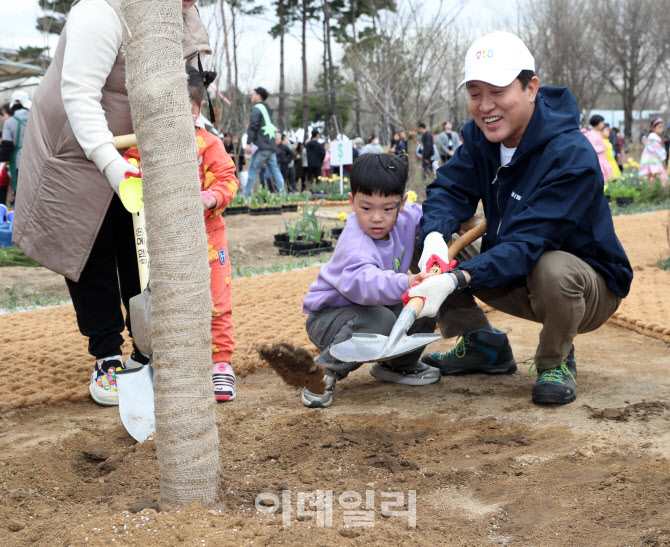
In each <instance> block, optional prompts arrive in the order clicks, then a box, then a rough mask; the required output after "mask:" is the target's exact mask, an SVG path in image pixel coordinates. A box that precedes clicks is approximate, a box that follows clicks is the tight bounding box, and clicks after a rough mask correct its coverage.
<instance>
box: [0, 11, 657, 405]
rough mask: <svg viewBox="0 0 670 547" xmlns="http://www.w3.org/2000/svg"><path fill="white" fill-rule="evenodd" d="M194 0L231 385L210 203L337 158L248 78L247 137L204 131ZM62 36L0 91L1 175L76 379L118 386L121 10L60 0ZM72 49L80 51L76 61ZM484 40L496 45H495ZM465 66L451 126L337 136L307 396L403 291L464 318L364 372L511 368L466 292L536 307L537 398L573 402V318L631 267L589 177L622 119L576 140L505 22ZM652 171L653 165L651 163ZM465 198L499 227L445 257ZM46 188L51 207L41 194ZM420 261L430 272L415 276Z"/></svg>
mask: <svg viewBox="0 0 670 547" xmlns="http://www.w3.org/2000/svg"><path fill="white" fill-rule="evenodd" d="M195 2H196V0H188V1H184V2H182V14H183V18H184V28H185V31H184V42H183V49H184V59H185V70H186V73H187V76H188V91H189V97H190V100H191V109H192V115H193V130H194V134H195V135H196V137H197V143H198V152H197V160H198V168H199V174H200V180H201V197H202V204H203V211H204V216H205V226H206V230H207V237H208V245H209V247H210V253H209V256H210V273H211V291H212V302H213V306H212V322H211V334H212V340H213V344H212V369H211V374H212V382H213V389H214V396H215V397H216V399H217V400H219V401H231V400H233V399H235V397H236V380H235V373H234V371H233V366H232V357H233V353H234V340H233V324H232V299H231V296H230V283H231V281H230V278H231V275H230V257H229V255H228V249H227V241H226V232H225V222H223V219H222V218H221V213H222V211H223V210H224V209H225V207H226V206H227V205H228V204H229V203H230V202H231V201H232V200H233V199H234V197H235V195H236V193H238V192H239V191H240V190H242V189H243V190H242V191H243V194H244V195H245V196H250V195H251V194H252V192H253V189H254V187H255V185H256V179H257V178H258V179H259V181H260V184H262V185H264V186H265V187H266V188H268V189H270V190H272V191H276V192H280V193H281V192H286V191H297V190H298V189H300V190H303V191H305V190H310V188H311V187H312V186H313V184H315V181H317V180H318V179H319V177H325V178H326V179H329V178H330V177H331V175H332V162H331V157H330V151H329V143H328V142H325V143H324V142H322V140H323V139H322V138H321V135H320V133H319V130H318V129H313V130H312V131H311V134H310V138H309V139H308V140H306V142H291V140H290V137H289V135H284V134H282V133H281V132H280V131H279V130H278V129H277V127H276V126H275V125H274V122H273V112H272V109H271V108H270V106H269V105H268V103H267V99H268V95H269V94H268V92H267V90H266V89H265V88H263V87H257V88H256V89H254V91H253V94H252V97H251V102H252V108H251V112H250V117H249V125H248V131H247V142H246V147H245V148H244V150H240V149H239V141H240V139H235V138H234V137H233V135H231V134H230V133H225V134H224V135H223V137H222V138H219V137H216V136H214V135H212V134H211V133H208V132H207V131H205V129H204V128H203V126H202V124H201V122H200V119H201V111H202V107H203V105H204V102H205V98H206V97H207V91H206V90H207V86H208V84H209V83H210V82H211V81H212V79H213V74H212V73H211V72H204V71H203V70H202V68H201V67H200V68H196V66H198V65H200V62H199V57H200V55H201V54H202V55H206V54H208V53H211V48H210V47H209V40H208V36H207V32H206V30H205V27H204V25H203V24H202V22H201V20H200V17H199V14H198V12H197V10H195V9H194V8H193V5H194V4H195ZM102 38H104V39H102ZM61 41H62V43H61V44H60V45H59V47H58V49H57V51H56V57H55V58H54V62H53V63H52V64H51V66H50V68H49V70H48V71H47V73H46V75H45V76H44V78H43V80H42V82H41V84H40V86H39V89H38V91H37V93H36V95H35V98H34V102H31V101H30V100H29V99H28V98H27V96H24V95H16V96H13V97H12V101H11V103H10V104H9V105H5V106H4V107H3V108H2V113H3V118H4V119H5V124H4V128H3V139H2V149H1V153H2V156H1V157H0V161H8V162H9V165H10V169H9V171H10V172H9V178H10V180H11V181H12V185H13V189H14V191H15V192H16V186H17V185H16V181H17V180H19V181H20V184H19V185H18V186H19V188H18V200H17V201H16V216H15V232H14V242H15V243H16V244H17V245H18V246H19V247H20V248H21V249H22V250H23V251H24V252H25V253H26V255H28V256H29V257H30V258H33V259H34V260H36V261H38V262H40V263H41V264H43V265H44V266H46V267H47V268H49V269H51V270H53V271H55V272H58V273H60V274H62V275H63V276H64V277H65V278H66V282H67V286H68V289H69V291H70V295H71V297H72V302H73V305H74V308H75V312H76V316H77V322H78V325H79V329H80V331H81V333H82V334H83V335H84V336H85V337H87V339H88V347H89V352H90V353H91V355H92V357H93V358H94V363H93V372H92V375H91V379H90V383H89V390H90V393H91V397H92V398H93V400H94V401H96V402H97V403H99V404H101V405H116V404H118V394H117V388H116V373H117V372H118V371H121V370H124V369H126V368H128V367H141V366H145V365H147V364H150V363H151V356H150V355H144V354H142V353H141V352H140V351H139V349H138V348H137V347H136V346H134V345H133V349H132V353H131V355H130V356H129V357H128V358H127V359H124V358H123V356H122V351H121V346H122V345H123V343H124V338H123V330H124V327H127V329H128V331H129V332H130V333H131V336H132V325H131V322H130V316H129V314H128V313H126V314H125V319H124V314H123V312H122V309H121V303H123V306H124V307H125V309H126V310H128V307H129V305H128V304H129V299H130V297H132V296H134V295H136V294H138V293H139V290H140V284H139V276H138V271H137V268H136V257H135V246H134V238H133V229H132V221H131V215H130V214H129V213H128V211H126V210H125V209H124V205H123V202H122V201H121V199H120V197H119V186H120V184H121V182H122V181H123V180H124V178H125V177H126V175H127V174H128V173H131V174H135V175H140V174H141V173H140V170H139V168H138V167H137V166H136V165H133V164H131V163H129V160H130V159H135V160H141V158H139V154H138V151H137V149H136V148H130V149H128V150H121V151H117V150H116V149H115V147H114V144H113V138H112V137H113V135H121V134H128V133H132V132H133V130H132V129H133V127H132V119H131V116H130V107H129V104H128V97H127V92H126V90H125V84H124V81H125V79H124V63H125V60H124V55H123V52H122V47H121V46H122V31H121V19H120V15H119V13H118V10H117V9H116V8H114V7H112V5H111V4H109V3H107V2H106V1H105V0H89V1H87V2H81V3H78V4H75V5H74V6H73V8H72V10H71V12H70V16H69V19H68V39H67V41H65V40H64V38H62V39H61ZM84 50H85V51H86V54H87V58H88V59H90V63H86V64H82V63H80V62H79V59H80V58H81V56H82V52H83V51H84ZM481 51H495V52H496V58H495V60H491V58H490V56H488V57H487V56H481ZM480 57H481V59H480ZM103 68H104V70H103ZM464 72H465V77H464V79H463V81H462V82H461V84H460V85H459V89H461V88H465V92H466V95H467V103H468V108H469V110H470V113H471V115H472V119H471V120H470V121H468V122H467V123H466V124H465V125H464V126H463V127H462V128H461V130H460V131H454V128H453V124H452V123H451V122H450V121H445V122H444V123H443V124H442V131H441V132H440V133H439V134H438V135H437V138H436V139H435V138H434V137H433V134H432V133H431V131H430V128H429V127H427V125H426V124H425V123H423V122H422V123H420V124H419V128H418V134H419V141H420V142H419V144H418V147H417V152H416V158H410V157H409V154H408V149H409V147H408V135H407V132H406V131H399V132H398V133H396V134H395V135H394V136H393V142H392V143H391V145H390V146H389V147H388V148H386V149H385V148H384V146H382V144H381V143H380V139H379V137H378V136H377V135H374V134H373V135H369V136H368V138H367V139H366V140H365V141H364V140H363V139H362V138H361V137H356V138H354V139H353V140H352V141H351V142H352V155H353V163H352V165H351V168H350V192H349V195H348V197H349V200H350V203H351V207H352V210H353V211H354V213H355V214H352V215H351V216H350V217H349V219H348V221H347V224H346V227H345V228H344V231H343V233H342V236H341V239H340V240H339V242H338V245H337V247H336V249H335V253H334V255H333V257H332V258H331V260H330V261H329V262H328V263H327V264H326V265H325V266H323V267H322V268H321V270H320V272H319V274H318V278H317V280H316V281H315V282H314V283H313V284H312V285H311V286H310V288H309V291H308V294H307V296H306V297H305V299H304V303H303V312H304V313H305V314H307V315H308V318H307V321H306V328H307V332H308V334H309V337H310V339H311V340H312V342H313V343H314V344H315V346H316V347H317V348H318V350H319V352H320V354H319V356H318V358H317V362H318V363H320V364H323V365H324V367H325V369H326V378H325V383H326V386H327V389H326V392H325V393H323V394H321V393H312V392H310V391H308V390H307V389H305V390H304V391H303V393H302V402H303V404H304V405H306V406H308V407H312V408H314V407H317V408H323V407H327V406H329V405H330V404H332V402H333V392H334V387H335V385H336V383H337V382H339V381H341V380H343V379H344V378H345V377H346V376H347V375H348V374H349V373H350V372H352V371H353V370H355V369H357V368H358V367H359V366H360V365H361V364H362V363H349V362H346V363H345V362H343V361H340V360H338V359H337V358H336V357H334V356H333V355H332V354H331V351H330V350H331V349H332V347H333V346H334V345H335V344H338V343H339V342H342V341H344V340H347V339H348V338H349V337H350V336H351V335H352V334H353V333H354V332H368V333H375V334H382V335H388V334H389V332H390V330H391V328H392V327H393V324H394V323H395V320H396V318H397V317H398V315H399V314H400V313H401V311H402V309H403V298H405V299H406V298H411V297H415V296H417V297H421V299H422V300H423V301H424V304H423V307H422V309H421V311H420V312H418V315H417V319H418V320H417V321H416V322H415V323H414V326H413V327H412V330H411V331H410V334H411V333H412V332H433V331H434V329H435V327H436V325H439V327H440V330H441V332H442V334H443V335H444V336H445V337H452V336H456V335H459V336H460V338H459V341H458V343H457V345H456V347H455V348H454V349H453V350H452V351H448V352H445V353H436V354H430V355H424V356H423V357H421V352H422V349H423V348H421V349H418V350H416V351H415V352H413V353H410V354H407V355H403V356H400V357H397V358H393V359H390V360H388V361H382V362H379V363H376V364H375V365H374V366H373V367H372V368H371V369H370V372H371V374H372V375H373V376H375V377H377V378H379V379H382V380H385V381H389V382H395V383H401V384H411V385H426V384H431V383H434V382H437V381H439V380H440V378H441V377H442V376H443V375H456V374H471V373H485V374H512V373H514V372H515V371H516V370H517V365H516V361H515V360H514V356H513V353H512V348H511V345H510V342H509V340H508V338H507V334H506V333H505V332H503V331H501V330H499V329H496V328H495V327H493V326H492V325H490V324H489V322H488V319H487V317H486V315H485V314H484V313H483V311H482V309H481V308H480V307H479V305H478V304H477V302H476V300H475V296H476V297H477V298H479V300H481V301H484V302H486V303H488V304H489V305H491V306H493V307H494V308H496V309H500V310H502V311H504V312H506V313H508V314H511V315H515V316H518V317H521V318H524V319H527V320H531V321H535V322H538V323H540V324H542V330H541V333H540V336H539V342H538V347H537V351H536V355H535V362H534V364H535V367H536V371H537V379H536V382H535V385H534V386H533V388H532V400H533V402H535V403H538V404H564V403H569V402H572V401H574V400H575V398H576V394H577V365H576V360H575V348H574V345H573V340H574V338H575V337H576V336H577V335H578V334H579V333H583V332H589V331H592V330H595V329H596V328H598V327H599V326H600V325H602V324H603V323H604V322H605V321H606V320H607V319H608V318H609V317H610V316H611V315H612V314H613V313H614V312H615V311H616V309H617V308H618V306H619V304H620V302H621V300H622V298H624V297H625V296H626V295H627V294H628V291H629V288H630V283H631V280H632V269H631V267H630V264H629V262H628V259H627V257H626V255H625V252H624V250H623V248H622V247H621V244H620V243H619V241H618V239H617V237H616V234H615V233H614V228H613V223H612V218H611V213H610V210H609V207H608V205H607V202H606V199H605V197H604V194H603V192H602V188H603V181H604V180H607V179H608V178H610V177H612V176H615V174H616V172H617V169H620V168H621V165H622V159H623V156H624V155H625V144H624V143H623V139H622V138H621V136H620V134H619V132H618V130H616V128H614V129H610V128H609V127H607V126H606V124H605V123H604V120H603V119H602V117H600V116H594V117H592V118H591V120H590V122H591V126H592V129H591V130H590V131H588V132H586V137H587V139H588V141H587V140H586V139H585V138H584V136H583V135H582V133H581V132H580V128H579V126H578V120H579V110H578V106H577V103H576V101H575V99H574V97H573V96H572V94H571V93H570V91H569V90H568V89H566V88H556V87H540V83H539V80H538V78H537V76H536V75H535V61H534V58H533V56H532V54H531V53H530V51H529V50H528V49H527V47H526V45H525V44H524V43H523V42H522V41H521V40H520V39H519V38H518V37H517V36H515V35H513V34H509V33H504V32H497V31H496V32H494V33H492V34H489V35H486V36H484V37H482V38H480V39H478V40H476V41H475V42H474V43H473V44H472V46H471V47H470V49H469V50H468V52H467V54H466V58H465V63H464ZM31 111H32V112H33V113H34V115H33V116H32V118H30V123H26V122H28V120H29V114H30V112H31ZM110 112H114V116H110V115H108V114H109V113H110ZM58 120H61V122H62V120H67V121H68V122H69V123H66V124H63V123H56V122H57V121H58ZM650 129H651V132H650V134H649V136H648V137H647V139H646V141H647V143H646V145H645V151H644V153H643V156H642V161H641V165H640V173H646V174H648V175H649V176H651V175H657V174H658V175H659V176H661V171H659V170H658V163H659V162H660V163H661V164H662V162H663V161H665V159H666V157H665V155H664V154H665V149H664V143H663V140H662V137H661V135H662V131H663V129H664V123H663V120H661V119H658V120H655V121H654V122H652V124H651V128H650ZM525 135H530V137H528V138H524V137H525ZM589 142H590V143H591V145H589ZM593 149H595V153H594V150H593ZM19 155H21V163H20V165H21V178H20V179H19V178H18V166H19ZM194 159H195V158H194ZM414 160H416V161H417V162H418V164H419V167H420V169H421V170H422V172H423V173H424V174H425V176H426V177H428V178H429V179H430V180H432V179H433V178H434V180H432V182H431V183H430V184H429V185H428V187H427V191H426V193H427V199H426V200H425V201H424V203H423V204H422V206H419V205H416V204H414V205H410V204H407V203H406V200H407V194H406V192H405V190H406V184H407V179H408V163H409V161H414ZM538 165H541V166H542V168H541V169H537V166H538ZM503 167H504V169H503ZM663 173H664V170H663ZM661 180H662V181H663V182H664V183H665V177H664V176H662V178H661ZM492 181H493V182H495V183H496V185H495V187H494V186H493V185H492V184H491V183H492ZM15 195H16V194H15ZM480 202H481V203H483V206H484V210H485V215H486V218H487V222H488V225H489V226H495V227H496V229H495V230H488V231H487V232H486V234H485V235H484V237H483V240H482V241H481V243H480V244H473V245H470V246H468V247H466V249H465V250H464V251H462V252H461V254H460V255H459V256H458V258H459V260H460V261H461V262H460V266H459V267H458V268H454V267H453V266H452V265H451V260H452V259H453V258H454V257H452V256H450V252H449V248H448V246H447V242H448V241H450V240H451V238H452V234H454V233H458V232H459V230H460V227H461V223H462V222H464V221H466V220H468V219H470V218H471V217H472V216H473V215H474V213H475V210H476V208H477V206H478V204H479V203H480ZM54 203H57V204H58V206H59V210H58V214H50V213H51V212H53V211H52V208H53V206H54V205H53V204H54ZM35 211H39V212H40V214H39V215H36V214H34V212H35ZM594 234H597V235H598V237H597V238H596V237H595V236H594ZM64 236H65V237H64ZM415 247H416V248H415ZM352 249H356V252H355V253H352V252H351V250H352ZM415 251H416V252H415ZM434 264H437V265H439V267H440V268H441V270H442V275H435V276H432V277H429V275H428V271H429V270H430V268H431V266H433V265H434ZM409 270H411V271H412V272H413V273H412V274H408V273H407V272H408V271H409Z"/></svg>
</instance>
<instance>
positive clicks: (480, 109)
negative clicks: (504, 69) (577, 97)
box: [466, 76, 540, 148]
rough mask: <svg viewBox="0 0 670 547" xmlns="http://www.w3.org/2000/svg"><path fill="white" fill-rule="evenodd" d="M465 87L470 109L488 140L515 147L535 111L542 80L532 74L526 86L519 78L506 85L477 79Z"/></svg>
mask: <svg viewBox="0 0 670 547" xmlns="http://www.w3.org/2000/svg"><path fill="white" fill-rule="evenodd" d="M466 87H467V92H468V109H469V110H470V114H472V117H473V118H474V120H475V123H476V124H477V126H478V127H479V129H481V130H482V131H483V132H484V136H485V137H486V139H487V140H488V141H490V142H495V143H498V142H502V143H503V144H504V145H505V146H506V147H507V148H516V147H517V146H518V144H519V142H521V137H523V134H524V131H526V127H527V126H528V122H529V121H530V118H531V117H532V115H533V111H534V110H535V96H536V95H537V90H538V89H539V87H540V82H539V80H538V79H537V78H536V77H535V76H533V78H531V80H530V81H529V82H528V84H527V85H526V88H525V89H524V88H523V85H522V83H521V80H519V79H515V80H514V81H513V82H512V83H511V84H509V85H508V86H505V87H497V86H494V85H491V84H488V83H486V82H481V81H478V80H474V81H470V82H468V83H467V84H466Z"/></svg>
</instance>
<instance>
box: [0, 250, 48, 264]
mask: <svg viewBox="0 0 670 547" xmlns="http://www.w3.org/2000/svg"><path fill="white" fill-rule="evenodd" d="M4 266H30V267H35V266H39V264H38V263H37V262H35V261H33V260H31V259H30V258H28V257H27V256H26V255H24V254H23V252H21V249H19V248H18V247H0V268H2V267H4Z"/></svg>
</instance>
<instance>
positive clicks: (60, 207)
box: [13, 0, 211, 405]
mask: <svg viewBox="0 0 670 547" xmlns="http://www.w3.org/2000/svg"><path fill="white" fill-rule="evenodd" d="M172 1H178V0H172ZM195 2H196V0H188V1H182V2H181V6H182V13H183V16H184V39H183V46H184V56H185V58H186V59H189V58H192V59H195V56H196V55H198V54H199V52H207V53H211V49H210V48H209V44H208V38H207V33H206V30H205V28H204V26H203V25H202V22H201V21H200V17H199V15H198V12H197V10H196V8H195V7H194V4H195ZM120 4H121V1H120V0H75V2H74V3H73V6H72V9H71V11H70V14H69V16H68V21H67V24H66V26H65V29H64V30H63V33H62V34H61V38H60V40H59V43H58V46H57V48H56V52H55V54H54V59H53V62H52V64H51V66H50V67H49V70H48V71H47V73H46V74H45V76H44V78H43V79H42V82H41V83H40V86H39V88H38V90H37V92H36V94H35V98H34V102H33V109H32V111H31V118H30V121H29V123H28V126H27V129H26V136H25V141H24V148H23V151H22V159H21V184H22V192H19V200H18V201H17V208H16V216H15V231H14V236H13V240H14V242H15V243H16V244H17V245H18V246H19V247H20V248H21V249H22V250H23V251H24V252H25V253H26V254H27V255H28V256H30V257H31V258H33V259H34V260H36V261H37V262H39V263H41V264H42V265H44V266H46V267H48V268H50V269H52V270H54V271H56V272H58V273H60V274H62V275H64V276H65V278H66V283H67V286H68V289H69V291H70V295H71V297H72V302H73V304H74V308H75V312H76V314H77V322H78V325H79V330H80V331H81V333H82V334H83V335H84V336H86V337H87V338H88V341H89V347H88V349H89V352H90V353H91V354H92V355H93V356H94V357H95V360H96V361H95V365H94V371H93V374H92V376H91V380H90V385H89V391H90V393H91V396H92V398H93V400H94V401H95V402H97V403H98V404H101V405H117V404H118V395H117V390H116V371H117V370H120V369H123V368H125V367H126V366H139V365H141V364H145V363H147V362H148V356H145V355H142V354H141V353H140V352H139V351H137V350H136V349H135V350H134V351H133V353H132V355H131V357H130V359H129V360H128V361H127V362H126V363H124V360H123V357H122V353H121V346H122V345H123V343H124V338H123V334H122V333H123V331H124V328H125V327H128V330H129V331H130V332H131V336H132V330H131V325H130V320H129V317H128V316H127V314H126V321H125V324H124V316H123V311H122V309H121V306H120V302H121V301H122V302H123V304H124V306H125V308H126V310H127V309H128V302H129V299H130V298H131V297H132V296H134V295H135V294H138V293H139V276H138V272H137V260H136V257H135V245H134V236H133V229H132V217H131V215H130V213H128V212H127V211H126V210H125V209H124V208H123V205H122V204H121V201H120V199H119V197H118V192H119V185H120V183H121V181H122V180H123V179H124V178H125V174H126V173H135V174H136V173H138V169H137V168H135V167H133V166H132V165H130V164H129V163H128V162H127V161H126V160H124V159H123V156H122V153H123V150H121V151H118V150H116V148H115V146H114V138H113V137H114V136H115V135H120V134H126V133H132V132H133V126H132V119H131V116H130V106H129V103H128V97H127V91H126V89H125V55H124V53H123V52H122V41H123V33H122V26H121V20H120ZM36 211H38V213H36Z"/></svg>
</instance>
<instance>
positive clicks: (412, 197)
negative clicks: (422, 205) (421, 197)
mask: <svg viewBox="0 0 670 547" xmlns="http://www.w3.org/2000/svg"><path fill="white" fill-rule="evenodd" d="M416 197H417V196H416V192H415V191H414V190H410V191H409V192H407V203H416Z"/></svg>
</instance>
